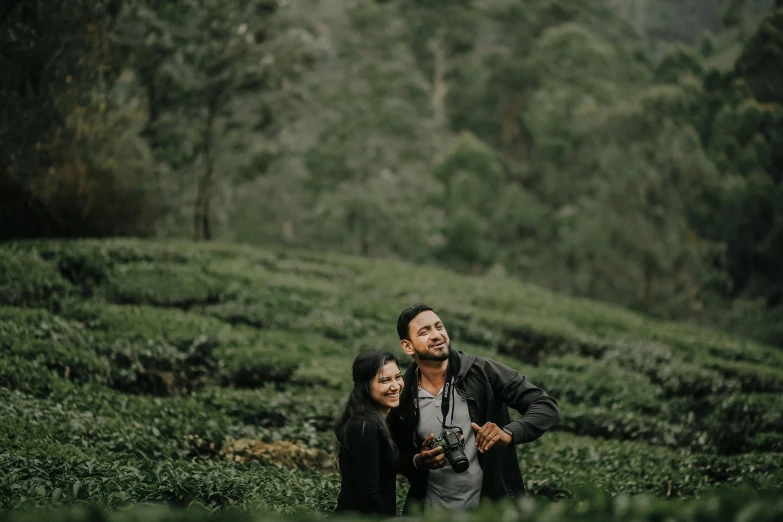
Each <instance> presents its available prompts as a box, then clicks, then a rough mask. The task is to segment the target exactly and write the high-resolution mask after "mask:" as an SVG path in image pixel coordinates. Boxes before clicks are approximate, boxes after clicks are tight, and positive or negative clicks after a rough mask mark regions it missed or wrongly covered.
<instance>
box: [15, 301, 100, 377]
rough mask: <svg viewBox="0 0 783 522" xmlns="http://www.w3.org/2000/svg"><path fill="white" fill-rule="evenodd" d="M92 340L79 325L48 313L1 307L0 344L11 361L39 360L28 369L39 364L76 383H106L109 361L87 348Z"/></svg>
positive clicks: (28, 367)
mask: <svg viewBox="0 0 783 522" xmlns="http://www.w3.org/2000/svg"><path fill="white" fill-rule="evenodd" d="M91 341H92V340H91V339H90V338H89V337H88V336H86V335H85V332H84V329H83V328H82V327H81V325H79V324H78V323H72V322H69V321H66V320H64V319H62V318H60V317H57V316H53V315H51V314H50V313H49V312H46V311H43V310H15V309H11V308H0V347H1V348H2V350H3V353H4V355H5V356H6V357H14V358H13V360H14V361H17V362H21V361H23V360H26V361H35V362H37V363H38V364H34V365H29V364H28V365H24V366H25V367H26V368H27V369H28V370H30V369H32V368H33V367H35V366H39V367H45V368H48V369H49V370H52V371H54V372H55V373H56V374H57V375H60V376H62V377H63V378H65V379H70V380H73V381H76V382H89V381H93V380H95V381H99V382H106V381H107V380H108V378H109V374H110V367H109V361H108V360H107V359H106V358H104V357H101V356H100V355H99V354H97V353H96V352H94V351H93V350H92V349H91V348H90V344H91ZM8 362H9V363H11V362H12V361H11V360H9V361H8ZM31 377H32V375H31Z"/></svg>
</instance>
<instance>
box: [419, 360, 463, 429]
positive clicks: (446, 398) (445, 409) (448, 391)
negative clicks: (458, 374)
mask: <svg viewBox="0 0 783 522" xmlns="http://www.w3.org/2000/svg"><path fill="white" fill-rule="evenodd" d="M451 366H452V365H451V360H449V364H448V366H447V367H446V381H445V382H444V383H443V392H442V393H443V395H442V396H441V403H440V413H441V416H442V420H441V427H442V428H444V429H445V428H446V427H448V426H447V425H446V417H447V416H448V414H449V406H450V405H451V397H452V395H453V394H454V383H452V382H451V381H452V379H453V378H454V375H453V374H454V372H453V370H452V367H451ZM416 374H417V380H418V379H420V378H421V376H420V375H419V369H418V368H417V369H416ZM413 407H414V409H415V411H416V418H417V419H418V418H419V417H420V416H421V415H420V414H419V394H418V391H417V392H416V393H415V394H414V395H413ZM451 418H452V419H454V412H453V411H452V412H451Z"/></svg>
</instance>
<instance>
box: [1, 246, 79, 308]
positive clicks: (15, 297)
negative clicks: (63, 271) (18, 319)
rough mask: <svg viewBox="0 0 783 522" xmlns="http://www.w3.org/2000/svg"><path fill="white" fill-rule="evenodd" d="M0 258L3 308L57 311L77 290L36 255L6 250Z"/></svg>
mask: <svg viewBox="0 0 783 522" xmlns="http://www.w3.org/2000/svg"><path fill="white" fill-rule="evenodd" d="M3 250H4V251H3V252H2V255H0V306H3V305H6V306H24V307H30V308H32V307H41V308H49V309H52V310H58V309H59V308H60V303H61V302H62V301H63V300H65V299H67V298H69V297H71V296H73V295H74V294H75V293H76V292H75V288H74V287H73V286H72V285H71V284H70V283H69V282H68V281H66V280H65V279H63V277H62V276H61V275H60V274H59V273H58V272H57V269H56V268H54V267H53V266H51V265H50V264H49V263H46V262H45V261H44V260H43V259H41V257H40V256H39V255H38V254H37V253H36V252H29V251H24V250H20V249H17V248H13V247H11V248H9V247H6V248H5V249H3Z"/></svg>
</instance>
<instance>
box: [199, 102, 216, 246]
mask: <svg viewBox="0 0 783 522" xmlns="http://www.w3.org/2000/svg"><path fill="white" fill-rule="evenodd" d="M219 100H220V93H215V94H213V95H212V97H211V98H210V99H209V102H208V104H207V123H206V127H205V129H204V141H203V142H202V145H201V157H202V158H203V160H204V170H202V172H201V175H200V176H199V180H198V192H197V194H196V212H195V215H194V220H193V239H195V240H196V241H198V240H201V239H204V240H207V241H209V240H210V239H212V230H211V229H210V221H209V216H210V210H211V209H210V206H211V202H212V184H213V174H214V170H215V150H214V149H215V144H214V127H215V115H216V114H217V109H218V103H219Z"/></svg>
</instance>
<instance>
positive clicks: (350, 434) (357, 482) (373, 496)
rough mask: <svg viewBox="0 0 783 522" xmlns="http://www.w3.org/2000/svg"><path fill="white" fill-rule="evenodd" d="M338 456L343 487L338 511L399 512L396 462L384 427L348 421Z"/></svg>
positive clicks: (366, 512)
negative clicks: (383, 429)
mask: <svg viewBox="0 0 783 522" xmlns="http://www.w3.org/2000/svg"><path fill="white" fill-rule="evenodd" d="M338 458H339V462H340V473H341V475H342V488H341V489H340V495H339V496H338V497H337V507H336V508H335V511H336V512H347V511H348V512H356V513H363V514H377V515H384V516H386V515H389V516H394V515H396V514H397V488H396V486H397V464H396V461H395V459H394V454H393V452H392V450H391V448H390V447H389V442H388V439H387V436H386V435H385V434H384V433H383V431H382V427H381V426H378V424H377V423H376V422H374V421H372V420H361V419H357V420H351V421H349V422H348V425H347V427H346V430H345V437H344V439H343V443H342V444H341V447H340V454H339V457H338Z"/></svg>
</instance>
